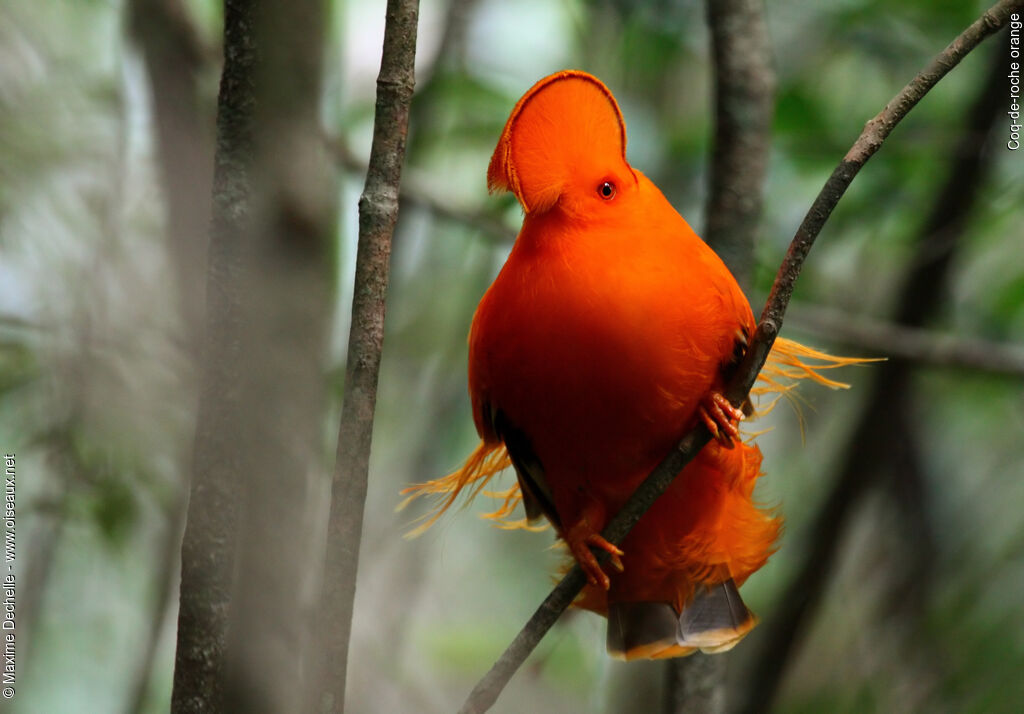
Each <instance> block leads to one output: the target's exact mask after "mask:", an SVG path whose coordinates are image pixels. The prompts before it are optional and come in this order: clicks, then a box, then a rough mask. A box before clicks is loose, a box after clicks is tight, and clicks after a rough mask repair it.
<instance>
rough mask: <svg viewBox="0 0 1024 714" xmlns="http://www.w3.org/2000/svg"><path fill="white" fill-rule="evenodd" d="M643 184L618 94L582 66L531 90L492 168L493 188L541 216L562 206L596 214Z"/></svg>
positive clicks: (489, 172) (490, 185)
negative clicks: (633, 164) (629, 156)
mask: <svg viewBox="0 0 1024 714" xmlns="http://www.w3.org/2000/svg"><path fill="white" fill-rule="evenodd" d="M637 183H638V179H637V176H636V174H635V173H634V172H633V170H632V169H631V168H630V166H629V164H628V163H627V162H626V124H625V122H624V121H623V120H622V112H620V111H619V105H618V103H616V101H615V97H613V96H612V93H611V92H610V91H608V88H607V87H605V86H604V84H602V83H601V81H600V80H598V79H597V78H596V77H593V76H591V75H589V74H587V73H586V72H580V71H575V70H566V71H563V72H558V73H556V74H553V75H551V76H549V77H545V78H544V79H542V80H540V81H539V82H537V83H536V84H535V85H533V87H532V88H531V89H530V91H528V92H527V93H526V94H524V95H523V98H522V99H520V100H519V102H518V103H517V104H516V106H515V108H514V109H513V110H512V114H511V115H510V116H509V118H508V122H506V124H505V130H504V131H503V132H502V134H501V139H500V140H499V141H498V146H497V148H496V149H495V150H494V155H493V156H492V157H491V164H490V166H489V167H488V169H487V187H488V188H489V189H490V190H491V191H512V192H513V193H514V194H515V195H516V198H518V199H519V203H520V204H522V207H523V210H524V211H525V212H526V213H527V214H533V215H537V214H541V213H544V212H546V211H549V210H551V209H552V208H554V207H558V208H560V209H562V210H563V211H566V212H567V213H571V214H575V215H595V214H596V213H597V212H598V211H601V210H602V208H605V207H607V206H611V205H615V204H616V203H617V202H621V201H622V200H623V199H624V198H625V196H626V195H627V194H628V193H629V192H631V191H632V190H634V189H635V188H636V186H637Z"/></svg>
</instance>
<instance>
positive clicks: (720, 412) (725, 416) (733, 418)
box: [697, 392, 743, 447]
mask: <svg viewBox="0 0 1024 714" xmlns="http://www.w3.org/2000/svg"><path fill="white" fill-rule="evenodd" d="M697 414H698V415H699V416H700V419H701V421H703V422H704V425H705V426H707V428H708V431H710V432H711V436H713V437H715V438H716V439H718V441H719V442H721V444H722V445H723V446H726V447H731V446H732V440H733V439H739V438H740V429H739V423H740V422H741V421H742V420H743V411H742V410H740V409H737V408H736V407H734V406H733V405H732V404H730V403H729V400H728V399H726V398H725V397H724V396H722V394H721V393H720V392H709V393H708V395H707V396H706V397H704V399H702V400H701V403H700V407H699V408H698V409H697Z"/></svg>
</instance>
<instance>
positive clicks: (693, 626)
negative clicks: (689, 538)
mask: <svg viewBox="0 0 1024 714" xmlns="http://www.w3.org/2000/svg"><path fill="white" fill-rule="evenodd" d="M756 624H757V618H756V617H755V616H754V614H753V613H751V612H750V610H748V609H747V606H746V605H744V604H743V599H742V598H741V597H740V592H739V590H738V589H737V588H736V583H734V582H733V581H732V579H731V578H730V579H729V580H726V581H725V582H721V583H717V584H715V585H710V586H698V587H697V590H696V592H695V593H694V596H693V598H692V599H691V600H690V602H689V603H688V604H687V605H686V606H685V607H684V608H683V609H682V611H681V612H679V613H676V611H675V609H674V608H673V607H672V605H671V604H669V603H667V602H611V603H609V604H608V639H607V648H608V654H610V655H611V656H612V657H615V658H617V659H625V660H633V659H667V658H670V657H685V656H686V655H689V654H693V653H694V652H696V651H697V650H701V651H702V652H705V653H708V654H714V653H718V652H726V651H728V650H730V649H732V648H733V647H734V646H736V643H738V642H739V641H740V640H742V639H743V638H744V637H745V636H746V635H747V633H748V632H750V631H751V630H752V629H753V628H754V625H756Z"/></svg>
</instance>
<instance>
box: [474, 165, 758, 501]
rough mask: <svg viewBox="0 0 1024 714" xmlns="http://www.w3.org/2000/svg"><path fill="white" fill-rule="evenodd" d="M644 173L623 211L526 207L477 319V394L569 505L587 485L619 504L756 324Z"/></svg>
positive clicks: (707, 252)
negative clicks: (512, 428) (519, 435)
mask: <svg viewBox="0 0 1024 714" xmlns="http://www.w3.org/2000/svg"><path fill="white" fill-rule="evenodd" d="M640 178H641V180H642V181H643V182H644V185H643V186H642V188H643V192H642V194H641V196H640V198H639V199H638V201H637V203H636V204H634V206H632V208H633V209H634V210H632V211H630V212H628V213H625V214H624V215H623V213H621V212H620V213H616V214H613V216H612V218H611V220H608V221H591V222H580V221H569V220H566V219H565V218H564V217H563V216H562V215H561V214H559V213H558V212H552V213H550V214H545V215H542V216H540V217H539V218H533V217H528V218H527V220H526V222H525V223H524V226H523V230H522V233H521V234H520V236H519V239H518V240H517V242H516V245H515V248H514V249H513V251H512V254H511V255H510V257H509V259H508V261H507V263H506V265H505V267H504V268H503V270H502V271H501V273H500V274H499V276H498V278H497V279H496V280H495V282H494V284H493V285H492V286H491V288H490V290H489V291H488V292H487V294H486V295H485V297H484V299H483V300H482V301H481V303H480V306H479V308H478V310H477V314H476V316H475V318H474V321H473V327H472V331H471V336H470V372H471V375H470V386H471V391H472V392H473V396H474V403H475V404H476V405H477V408H478V409H479V408H481V407H482V405H485V404H486V405H487V406H488V407H490V408H494V409H500V410H501V411H502V412H503V413H504V414H505V416H506V417H507V419H508V420H509V422H510V423H512V424H515V425H516V427H517V428H518V429H520V430H522V431H523V432H524V433H525V434H527V435H529V438H530V441H531V445H532V447H533V450H534V451H535V453H536V455H537V457H538V458H539V460H540V462H541V463H542V464H543V465H544V468H545V471H546V473H547V478H548V481H549V484H550V486H551V489H552V492H553V493H554V496H555V501H556V505H558V506H559V511H560V512H562V511H563V509H568V510H570V511H572V510H574V507H573V506H574V503H575V500H576V496H575V495H574V494H576V493H579V492H580V491H581V489H582V490H583V491H585V492H587V493H589V494H591V495H593V496H594V497H596V498H598V499H599V500H600V501H601V502H602V503H604V504H605V505H606V506H607V507H608V508H609V509H610V510H611V512H612V513H614V511H615V510H617V508H618V507H619V506H620V505H621V502H622V501H623V500H624V499H625V497H627V496H628V495H629V493H631V492H632V490H633V488H634V487H635V486H636V484H637V483H638V482H639V480H640V479H641V478H642V477H643V476H644V475H646V473H647V472H648V471H649V470H650V467H651V466H652V465H653V464H654V463H656V462H657V461H658V460H659V459H660V458H662V457H663V456H664V455H665V454H666V453H667V451H668V450H669V449H670V448H671V446H672V444H673V443H674V441H675V440H676V439H677V438H678V436H679V434H681V433H682V432H683V430H684V429H685V428H686V427H687V426H688V424H689V423H691V422H692V419H693V415H694V412H695V409H696V407H697V404H698V401H699V400H700V398H701V397H702V396H704V395H705V394H707V392H708V390H709V389H710V388H711V387H712V385H713V384H715V382H716V380H717V379H719V378H720V377H719V376H720V368H721V366H722V364H723V363H724V362H725V361H727V359H728V357H729V356H730V354H731V353H732V350H733V348H734V345H735V341H736V333H737V330H743V331H747V330H748V329H749V327H750V326H751V325H752V324H753V317H752V315H751V314H750V309H749V306H748V305H747V303H746V300H745V298H743V296H742V294H739V290H738V288H735V287H734V286H735V282H734V281H733V280H732V279H731V276H729V274H728V272H726V269H725V267H724V266H723V265H722V263H721V261H720V260H718V258H717V257H716V256H715V255H714V254H713V253H712V252H711V251H710V249H708V248H707V246H706V245H705V244H704V243H703V242H702V241H700V239H699V238H697V237H696V235H694V234H693V232H692V231H691V230H690V228H689V226H688V225H687V224H686V222H685V221H684V220H683V219H682V218H681V217H680V216H679V215H678V213H676V212H675V210H674V209H672V207H671V206H670V205H669V204H668V202H667V201H665V199H664V197H662V196H661V194H660V192H658V191H657V189H656V188H654V187H653V185H652V184H650V183H649V182H648V181H647V179H646V178H643V177H642V176H641V177H640ZM477 417H478V425H480V423H481V420H482V415H481V414H478V415H477ZM562 515H563V517H571V514H569V513H562Z"/></svg>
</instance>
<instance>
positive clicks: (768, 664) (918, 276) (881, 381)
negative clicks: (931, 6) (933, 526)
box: [738, 52, 1006, 714]
mask: <svg viewBox="0 0 1024 714" xmlns="http://www.w3.org/2000/svg"><path fill="white" fill-rule="evenodd" d="M1004 58H1005V55H1004V54H1003V53H1001V52H996V53H995V56H994V57H993V60H994V61H993V62H992V65H991V68H990V70H989V73H988V78H987V79H986V80H985V82H984V86H983V87H982V91H981V93H980V95H979V97H978V100H977V101H976V102H975V104H974V107H973V108H972V110H971V112H970V116H969V117H968V119H967V126H966V129H965V132H964V134H963V138H962V139H961V140H960V144H959V146H958V147H957V148H956V149H955V150H954V152H953V156H952V159H953V163H952V165H951V166H950V170H949V179H948V180H947V182H946V184H945V186H944V187H943V189H942V191H941V192H940V193H939V195H938V196H937V197H936V200H935V203H934V207H933V209H932V211H931V214H930V215H929V216H928V218H927V220H926V222H925V224H924V225H923V227H922V230H921V240H920V243H919V247H918V250H917V256H916V258H915V259H914V260H913V261H912V265H913V268H912V269H911V270H910V271H909V272H908V274H907V276H906V278H905V282H904V285H903V288H902V291H901V295H900V298H899V303H898V305H897V308H896V313H897V314H896V319H897V320H898V322H899V323H900V324H901V325H906V326H908V327H912V328H913V327H920V326H921V325H923V324H925V323H926V322H927V320H928V318H929V317H930V316H931V313H932V312H934V310H935V309H936V307H937V306H938V305H939V303H940V300H941V297H942V295H943V293H944V292H945V286H946V284H947V282H948V276H949V270H950V267H951V265H952V260H953V257H954V254H955V250H956V247H957V245H958V243H959V242H960V240H961V239H962V237H963V235H964V232H965V229H966V226H967V223H966V221H967V217H968V216H969V215H970V212H971V209H972V208H973V206H974V205H975V202H976V198H977V195H978V191H979V190H980V188H981V186H982V184H983V177H984V175H985V174H986V173H987V171H988V169H989V168H990V162H991V158H992V157H991V154H986V153H985V152H984V151H983V150H982V149H983V146H984V143H985V139H986V137H987V136H989V135H990V133H991V132H992V131H993V129H994V127H995V126H996V125H997V124H998V122H999V121H1000V118H1001V117H1002V116H1003V115H1002V113H1001V110H1000V102H1001V101H1002V100H1003V97H1004V94H1003V92H1004V89H1005V84H1004V80H1005V74H1006V70H1005V64H1004ZM910 377H911V373H910V370H909V369H908V365H907V363H906V362H903V361H899V360H891V361H889V362H886V363H885V364H884V365H882V366H881V367H880V368H879V370H878V372H877V378H876V382H875V384H874V386H873V387H872V389H871V392H870V394H869V396H868V401H867V404H866V406H865V409H864V410H863V412H862V413H861V416H860V419H859V422H858V424H857V426H856V427H855V428H854V430H853V432H852V434H851V435H850V438H849V441H848V442H847V444H846V446H845V453H844V455H843V458H842V459H841V460H840V461H839V463H841V464H843V466H842V469H841V471H840V473H839V475H838V476H837V478H836V480H835V484H834V485H833V486H832V490H831V492H830V493H829V495H828V496H827V498H826V499H825V501H824V503H823V504H822V506H821V507H820V509H819V510H818V513H817V515H816V516H815V519H814V523H813V524H812V526H811V528H810V533H811V535H810V536H809V537H808V538H807V539H806V542H807V544H808V547H807V552H806V553H805V554H804V557H803V560H802V562H801V564H800V566H799V568H798V570H797V573H796V575H795V576H794V577H793V580H792V581H791V582H790V583H789V584H788V586H787V587H786V589H785V592H784V593H783V595H782V596H781V598H780V599H779V605H778V607H777V609H776V611H775V612H774V613H772V616H771V619H770V620H768V621H767V622H766V623H765V626H764V630H763V631H762V633H761V636H760V638H759V640H760V643H759V648H758V651H757V655H756V657H755V664H754V669H753V670H752V672H751V675H750V678H749V680H748V681H747V682H746V683H745V686H744V687H742V688H741V691H742V692H743V696H742V701H741V702H740V706H739V709H738V711H740V712H744V713H747V714H755V713H756V712H761V711H764V710H765V709H766V708H767V707H768V705H769V704H770V702H771V701H772V699H773V698H774V697H775V694H776V692H777V690H778V687H779V685H780V684H781V682H782V678H783V676H784V675H785V672H786V666H787V664H788V663H789V662H790V661H791V657H790V656H789V655H790V653H791V652H792V651H793V650H794V649H795V648H796V647H797V646H798V645H799V643H800V639H801V636H802V635H803V633H804V632H805V630H806V628H807V627H808V626H809V624H810V622H811V620H812V619H813V617H814V614H815V612H816V610H817V608H818V605H819V604H820V602H821V598H822V596H823V594H824V591H825V588H826V587H827V584H828V582H829V575H830V574H831V572H832V570H833V567H834V563H835V562H836V552H837V550H838V548H839V543H840V540H841V538H842V536H843V534H844V533H845V532H846V528H847V525H848V523H849V522H850V520H851V518H852V516H853V514H854V512H855V510H856V507H857V505H858V504H860V503H861V502H862V501H863V499H864V497H865V495H866V494H867V493H868V492H869V491H870V490H871V489H872V488H873V487H874V486H876V485H878V484H879V483H881V482H882V481H883V479H888V480H889V481H890V482H891V483H892V485H893V486H894V487H896V488H899V487H900V486H906V485H910V484H901V483H899V480H900V479H903V478H906V476H907V474H908V473H909V474H911V477H912V475H913V469H911V468H908V465H912V464H913V462H914V461H915V459H916V454H915V453H914V449H915V448H916V444H915V443H914V441H913V440H912V439H911V438H908V435H911V434H912V433H913V432H912V431H911V429H910V425H911V424H912V423H913V416H912V413H911V409H910V406H909V405H910V401H911V398H912V386H913V385H912V382H911V379H910ZM898 460H901V461H902V463H899V462H898ZM915 537H917V538H920V537H922V533H921V532H920V531H919V532H918V533H916V534H915Z"/></svg>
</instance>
